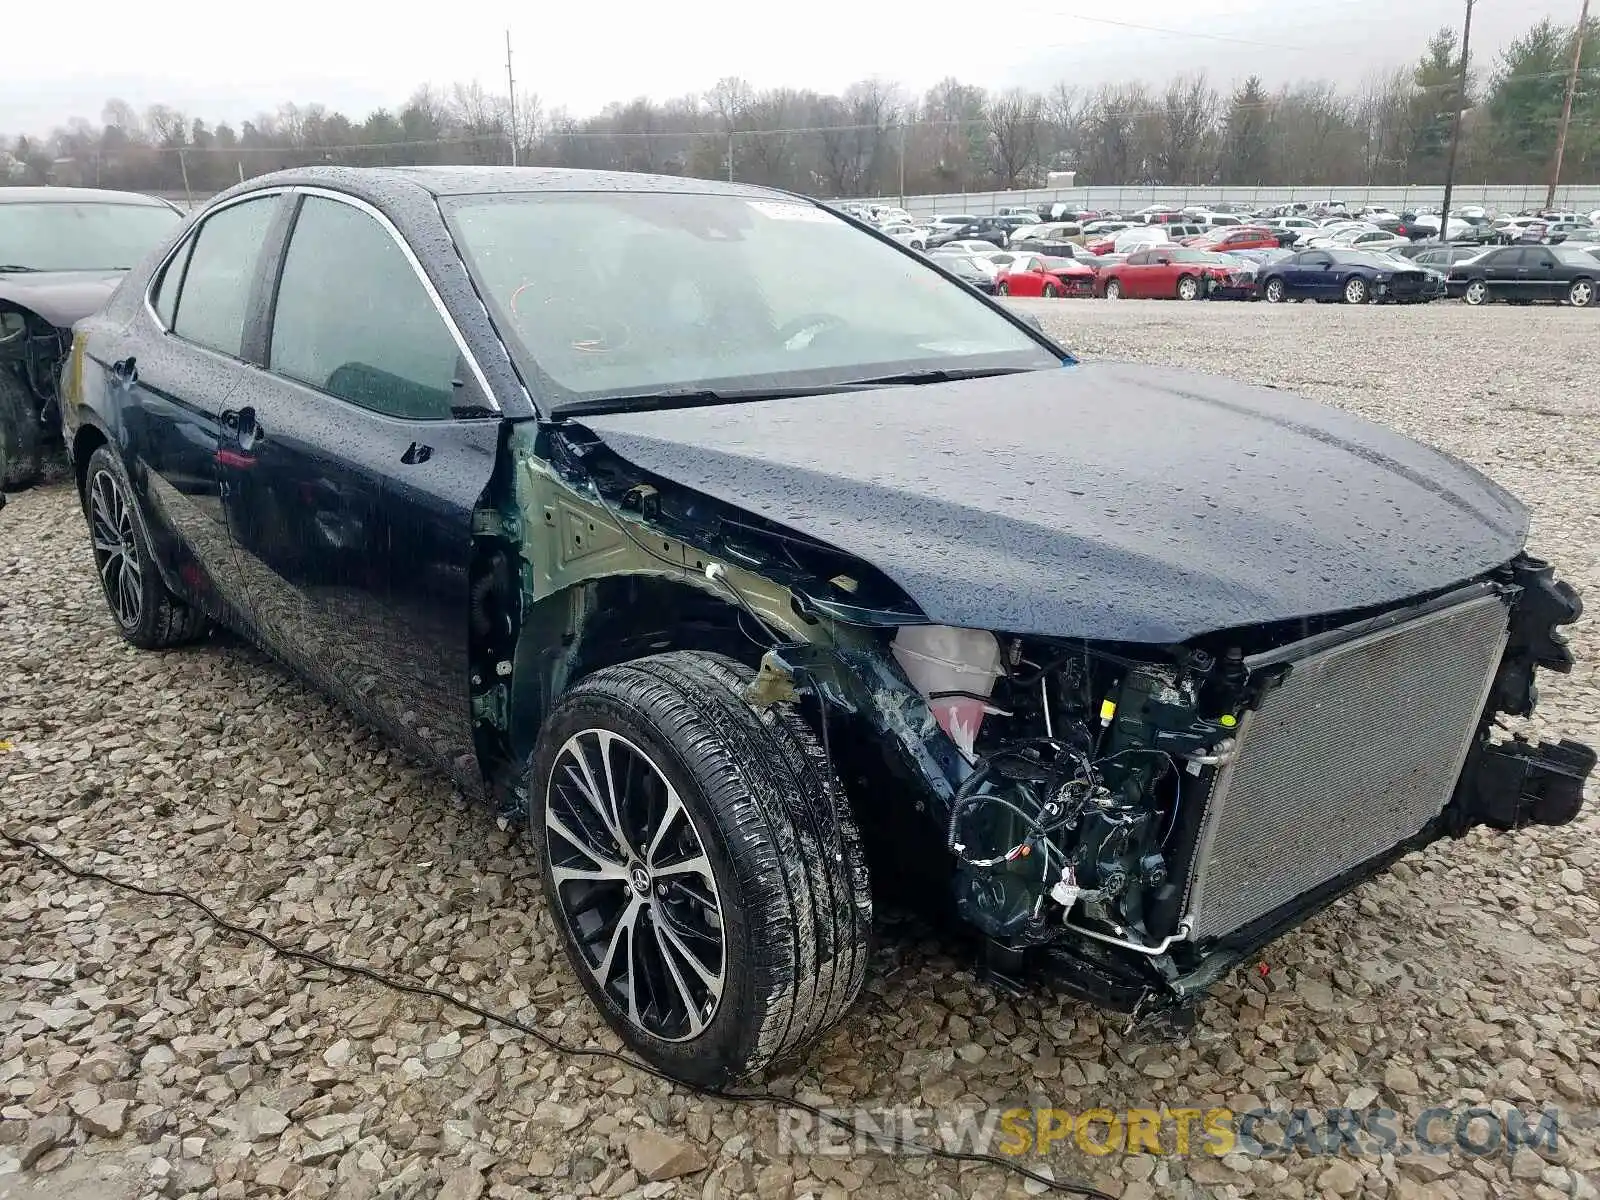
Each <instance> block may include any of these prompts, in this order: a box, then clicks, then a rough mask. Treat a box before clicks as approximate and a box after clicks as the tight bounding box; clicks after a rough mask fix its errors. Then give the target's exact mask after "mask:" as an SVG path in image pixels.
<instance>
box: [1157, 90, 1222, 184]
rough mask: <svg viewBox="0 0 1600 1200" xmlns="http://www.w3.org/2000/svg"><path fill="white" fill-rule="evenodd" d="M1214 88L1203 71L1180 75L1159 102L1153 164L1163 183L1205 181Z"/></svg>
mask: <svg viewBox="0 0 1600 1200" xmlns="http://www.w3.org/2000/svg"><path fill="white" fill-rule="evenodd" d="M1216 125H1217V92H1216V89H1215V88H1213V87H1212V86H1211V85H1210V84H1209V83H1207V82H1206V77H1205V73H1204V72H1201V73H1200V74H1198V75H1191V76H1187V77H1184V76H1180V77H1179V78H1177V79H1174V80H1173V81H1172V82H1171V83H1169V84H1168V85H1167V90H1166V94H1165V95H1164V96H1163V97H1162V102H1161V132H1160V143H1159V146H1158V148H1157V151H1156V161H1155V168H1156V174H1157V176H1158V178H1159V179H1160V181H1161V182H1162V183H1165V184H1188V183H1209V182H1210V181H1211V178H1212V176H1213V174H1214V164H1215V162H1216Z"/></svg>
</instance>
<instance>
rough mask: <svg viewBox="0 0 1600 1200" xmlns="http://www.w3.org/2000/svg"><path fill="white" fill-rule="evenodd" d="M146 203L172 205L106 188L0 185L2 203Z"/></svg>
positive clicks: (155, 205) (148, 197)
mask: <svg viewBox="0 0 1600 1200" xmlns="http://www.w3.org/2000/svg"><path fill="white" fill-rule="evenodd" d="M86 203H87V204H144V205H150V206H152V207H156V208H170V207H172V206H171V205H170V204H168V203H167V202H166V201H165V200H161V199H158V198H157V197H155V196H146V195H143V194H142V193H140V192H113V191H109V190H107V189H105V188H80V187H0V204H86Z"/></svg>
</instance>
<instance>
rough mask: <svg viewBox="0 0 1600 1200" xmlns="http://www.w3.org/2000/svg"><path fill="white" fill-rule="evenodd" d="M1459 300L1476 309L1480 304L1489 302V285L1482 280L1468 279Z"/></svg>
mask: <svg viewBox="0 0 1600 1200" xmlns="http://www.w3.org/2000/svg"><path fill="white" fill-rule="evenodd" d="M1461 298H1462V299H1463V300H1465V301H1466V302H1467V303H1468V304H1470V305H1472V306H1473V307H1474V308H1476V307H1477V306H1478V305H1480V304H1487V303H1488V302H1489V285H1488V283H1487V282H1485V281H1484V280H1482V279H1469V280H1468V281H1467V286H1466V290H1465V291H1463V292H1462V293H1461Z"/></svg>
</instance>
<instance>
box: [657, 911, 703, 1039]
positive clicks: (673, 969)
mask: <svg viewBox="0 0 1600 1200" xmlns="http://www.w3.org/2000/svg"><path fill="white" fill-rule="evenodd" d="M650 930H651V932H652V933H654V934H655V935H656V946H657V947H658V948H659V949H660V951H661V961H662V962H663V963H664V964H666V968H667V975H668V976H669V977H670V978H671V979H672V986H673V988H675V989H676V990H677V993H678V998H679V999H680V1000H681V1001H682V1002H683V1008H684V1011H685V1012H686V1013H687V1014H688V1016H689V1036H690V1037H694V1036H696V1035H697V1034H698V1033H699V1032H700V1031H701V1030H702V1029H704V1028H705V1027H706V1023H705V1020H704V1019H703V1018H702V1017H701V1016H700V1006H699V1005H698V1004H696V1003H695V1001H694V997H693V996H692V995H690V993H689V985H688V984H687V983H685V982H684V980H683V972H682V971H680V970H679V969H678V964H677V963H676V962H674V961H673V957H672V951H671V950H669V949H668V948H667V942H666V939H665V938H663V937H662V934H661V925H660V924H659V923H658V922H655V921H652V922H651V923H650Z"/></svg>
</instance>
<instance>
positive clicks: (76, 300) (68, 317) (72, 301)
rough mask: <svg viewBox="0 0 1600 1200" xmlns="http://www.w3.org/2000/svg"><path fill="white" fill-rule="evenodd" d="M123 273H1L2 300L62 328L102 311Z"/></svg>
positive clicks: (0, 296) (67, 327) (0, 288)
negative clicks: (19, 306)
mask: <svg viewBox="0 0 1600 1200" xmlns="http://www.w3.org/2000/svg"><path fill="white" fill-rule="evenodd" d="M124 274H125V272H122V271H37V272H33V271H30V272H16V273H7V272H0V300H9V301H11V303H13V304H18V305H21V306H22V307H23V308H26V309H29V310H31V311H32V312H35V313H37V314H38V315H39V316H40V317H41V318H43V319H44V320H46V321H48V322H50V324H52V325H54V326H56V327H57V328H59V329H70V328H72V326H73V324H74V323H75V322H78V321H81V320H83V318H85V317H88V316H93V315H94V314H95V313H97V312H99V311H100V309H101V307H102V306H103V305H104V304H105V302H106V301H107V300H109V299H110V298H111V293H112V292H114V291H116V290H117V284H119V283H121V282H122V276H123V275H124Z"/></svg>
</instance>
